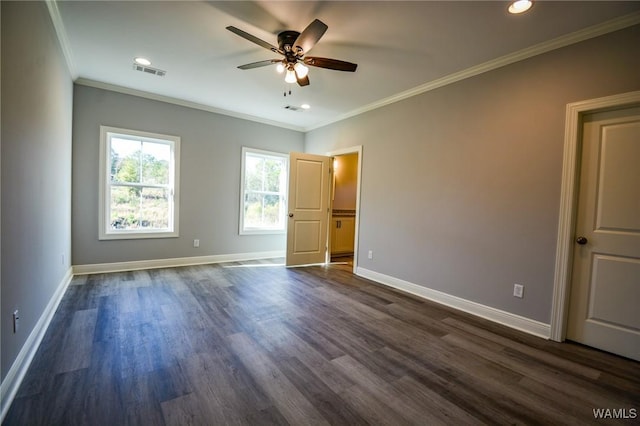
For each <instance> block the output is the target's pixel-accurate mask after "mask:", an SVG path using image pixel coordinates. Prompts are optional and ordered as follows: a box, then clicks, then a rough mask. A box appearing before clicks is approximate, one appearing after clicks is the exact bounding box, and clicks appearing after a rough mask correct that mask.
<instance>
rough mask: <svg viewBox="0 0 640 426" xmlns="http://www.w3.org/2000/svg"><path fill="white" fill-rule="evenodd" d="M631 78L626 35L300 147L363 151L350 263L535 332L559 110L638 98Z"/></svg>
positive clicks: (341, 126) (546, 289)
mask: <svg viewBox="0 0 640 426" xmlns="http://www.w3.org/2000/svg"><path fill="white" fill-rule="evenodd" d="M638 70H640V27H639V26H636V27H632V28H629V29H626V30H623V31H619V32H616V33H612V34H609V35H605V36H602V37H599V38H596V39H592V40H588V41H585V42H582V43H579V44H576V45H572V46H569V47H566V48H563V49H559V50H556V51H553V52H550V53H547V54H544V55H541V56H537V57H534V58H531V59H528V60H525V61H522V62H519V63H516V64H513V65H510V66H507V67H503V68H501V69H497V70H494V71H491V72H488V73H485V74H482V75H479V76H476V77H474V78H470V79H467V80H464V81H461V82H458V83H455V84H452V85H449V86H446V87H443V88H440V89H437V90H433V91H431V92H427V93H424V94H421V95H419V96H416V97H413V98H410V99H407V100H404V101H401V102H398V103H395V104H392V105H389V106H386V107H384V108H380V109H377V110H374V111H371V112H368V113H366V114H363V115H360V116H357V117H354V118H350V119H348V120H345V121H342V122H338V123H334V124H332V125H329V126H327V127H324V128H320V129H317V130H314V131H312V132H309V133H308V134H307V136H306V141H305V150H306V151H307V152H314V153H324V152H327V151H332V150H337V149H339V148H344V147H349V146H354V145H363V171H362V188H361V191H362V194H361V210H360V231H359V238H360V241H359V249H360V253H361V256H360V257H359V266H360V267H363V268H366V269H368V270H372V271H375V272H378V273H382V274H386V275H389V276H392V277H396V278H400V279H403V280H406V281H409V282H412V283H415V284H418V285H422V286H426V287H429V288H432V289H436V290H439V291H442V292H445V293H448V294H451V295H455V296H458V297H462V298H464V299H467V300H471V301H475V302H478V303H481V304H483V305H487V306H491V307H494V308H498V309H501V310H505V311H508V312H512V313H515V314H518V315H521V316H524V317H527V318H531V319H534V320H538V321H542V322H545V323H549V321H550V312H551V299H552V289H553V273H554V265H555V252H556V236H557V222H558V215H559V199H560V185H561V169H562V149H563V138H564V117H565V106H566V104H567V103H570V102H576V101H581V100H586V99H592V98H596V97H601V96H606V95H612V94H617V93H622V92H628V91H633V90H638V89H640V72H639V71H638ZM368 250H373V251H374V258H373V259H371V260H369V259H367V258H366V256H363V255H362V253H366V252H367V251H368ZM514 283H520V284H524V285H525V293H524V296H525V297H524V299H516V298H514V297H513V296H512V293H513V284H514Z"/></svg>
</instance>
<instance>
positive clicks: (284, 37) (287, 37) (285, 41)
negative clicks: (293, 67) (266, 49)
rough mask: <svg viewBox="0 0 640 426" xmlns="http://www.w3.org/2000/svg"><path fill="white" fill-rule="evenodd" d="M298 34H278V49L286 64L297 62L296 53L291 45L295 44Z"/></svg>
mask: <svg viewBox="0 0 640 426" xmlns="http://www.w3.org/2000/svg"><path fill="white" fill-rule="evenodd" d="M299 35H300V33H299V32H298V31H282V32H281V33H279V34H278V47H279V48H280V50H281V51H282V52H283V53H284V56H285V57H286V58H287V62H297V60H298V52H297V49H295V48H294V46H293V43H295V42H296V40H297V39H298V36H299Z"/></svg>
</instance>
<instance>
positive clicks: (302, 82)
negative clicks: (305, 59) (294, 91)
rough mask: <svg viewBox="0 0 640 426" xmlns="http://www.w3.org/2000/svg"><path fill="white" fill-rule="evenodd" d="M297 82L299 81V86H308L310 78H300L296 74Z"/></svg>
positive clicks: (306, 76)
mask: <svg viewBox="0 0 640 426" xmlns="http://www.w3.org/2000/svg"><path fill="white" fill-rule="evenodd" d="M296 80H298V85H299V86H308V85H309V76H308V75H305V76H304V77H302V78H300V77H298V73H296Z"/></svg>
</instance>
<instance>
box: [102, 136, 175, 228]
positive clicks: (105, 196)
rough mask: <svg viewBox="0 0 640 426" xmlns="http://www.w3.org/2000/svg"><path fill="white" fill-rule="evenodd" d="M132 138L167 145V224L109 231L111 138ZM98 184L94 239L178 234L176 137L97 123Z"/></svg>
mask: <svg viewBox="0 0 640 426" xmlns="http://www.w3.org/2000/svg"><path fill="white" fill-rule="evenodd" d="M114 136H115V137H119V138H123V139H136V140H140V141H142V142H151V143H162V144H167V145H169V147H170V148H171V159H170V163H169V227H168V228H166V229H160V230H157V229H149V230H139V229H136V230H117V231H116V230H112V229H110V223H109V222H110V217H111V199H110V194H111V191H110V189H111V177H110V172H111V167H110V164H111V138H112V137H114ZM99 170H100V184H99V207H98V212H99V213H98V216H99V218H98V220H99V223H98V239H99V240H131V239H147V238H177V237H179V214H178V213H179V205H180V203H179V200H180V197H179V188H180V185H179V182H180V137H179V136H173V135H164V134H159V133H151V132H145V131H140V130H131V129H123V128H117V127H110V126H100V167H99ZM141 187H157V185H141Z"/></svg>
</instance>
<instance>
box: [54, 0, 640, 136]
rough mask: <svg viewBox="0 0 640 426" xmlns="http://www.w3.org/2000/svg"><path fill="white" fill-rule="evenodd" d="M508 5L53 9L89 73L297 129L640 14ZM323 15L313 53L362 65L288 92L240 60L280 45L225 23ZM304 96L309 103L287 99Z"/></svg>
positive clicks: (282, 22) (317, 72) (124, 4)
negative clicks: (142, 63)
mask: <svg viewBox="0 0 640 426" xmlns="http://www.w3.org/2000/svg"><path fill="white" fill-rule="evenodd" d="M56 6H57V10H56ZM507 6H508V3H507V2H505V1H489V2H485V1H472V2H459V1H445V2H436V1H409V2H398V1H374V2H364V1H301V2H294V1H254V2H249V1H246V2H245V1H222V2H215V1H210V2H197V1H177V2H169V1H119V2H115V1H104V2H102V1H58V2H57V3H53V4H52V5H50V10H51V12H52V17H53V18H54V23H55V24H56V25H57V30H58V33H59V35H60V36H61V38H62V39H63V44H64V45H65V47H66V50H67V56H68V58H67V59H68V61H69V62H70V66H71V67H72V73H73V75H74V78H77V79H78V80H77V81H78V82H79V83H81V84H88V85H95V86H98V87H111V86H115V87H117V90H121V91H125V92H131V93H138V91H140V92H144V93H146V94H148V96H151V97H156V98H159V99H164V98H165V97H166V98H172V99H174V100H176V101H177V102H178V103H184V104H187V105H191V104H193V105H200V106H201V107H202V108H205V109H209V110H213V111H219V112H223V113H228V114H230V115H235V116H241V117H245V118H251V119H255V120H257V121H263V122H268V123H273V124H276V125H281V126H284V127H289V128H294V129H299V130H308V129H312V128H315V127H318V126H320V125H322V124H325V123H329V122H332V121H335V120H338V119H341V118H343V117H346V116H349V115H353V114H356V113H358V112H360V111H364V110H367V109H371V108H374V107H376V106H378V105H382V104H385V103H388V102H390V101H391V100H393V99H398V98H401V97H403V96H405V95H408V94H411V93H417V92H420V91H423V90H425V88H428V87H431V86H434V85H438V84H439V83H438V82H442V81H447V79H451V78H453V77H455V76H465V75H472V74H475V73H477V71H478V70H481V69H484V68H483V67H485V66H487V65H489V67H491V66H493V67H495V66H496V64H500V63H508V62H510V61H513V60H514V58H521V57H527V56H529V55H530V54H531V52H539V51H544V50H548V49H549V46H562V45H565V44H568V43H570V42H573V41H575V40H580V39H582V38H585V37H588V36H590V35H592V34H598V33H599V32H606V31H610V30H611V29H612V28H613V29H615V28H622V27H624V26H628V25H631V24H634V23H639V22H640V15H639V13H638V11H640V2H638V1H622V2H612V1H605V2H596V1H569V2H557V1H538V2H537V3H535V5H534V7H533V8H532V9H531V10H530V11H529V12H527V13H526V14H524V15H518V16H514V15H510V14H508V13H507V11H506V10H507ZM630 14H631V15H630ZM315 18H318V19H320V20H322V21H323V22H324V23H326V24H327V25H328V26H329V29H328V31H327V32H326V33H325V35H324V37H323V38H322V39H321V40H320V41H319V42H318V44H317V45H316V46H315V47H314V48H313V49H312V50H311V52H310V53H309V54H310V55H312V56H323V57H330V58H335V59H341V60H345V61H349V62H355V63H357V64H358V69H357V71H356V72H355V73H347V72H339V71H332V70H326V69H321V68H314V67H310V72H309V78H310V81H311V84H310V85H309V86H306V87H299V86H297V85H295V84H294V85H292V86H291V91H292V93H291V95H290V96H289V95H288V96H286V97H284V96H283V93H284V91H285V89H286V88H287V85H286V84H285V83H284V80H283V76H282V75H280V74H277V73H276V71H275V66H269V67H264V68H258V69H252V70H239V69H237V68H236V67H237V66H238V65H242V64H246V63H250V62H255V61H261V60H265V59H271V58H277V57H278V55H277V54H274V53H272V52H270V51H268V50H266V49H263V48H261V47H259V46H257V45H255V44H253V43H250V42H249V41H247V40H245V39H243V38H241V37H238V36H237V35H235V34H233V33H231V32H230V31H227V30H226V29H225V27H227V26H229V25H233V26H236V27H238V28H240V29H242V30H244V31H247V32H249V33H251V34H253V35H255V36H257V37H259V38H261V39H263V40H265V41H267V42H269V43H271V44H274V45H277V41H276V34H277V33H278V31H279V30H283V29H291V30H296V31H302V30H303V29H304V28H305V27H306V26H307V25H308V24H309V23H310V22H311V21H312V20H313V19H315ZM611 20H613V21H611ZM603 22H607V23H606V24H604V25H600V24H602V23H603ZM594 26H596V27H594ZM594 30H595V33H594ZM576 32H578V33H577V34H576ZM61 33H62V34H61ZM569 34H571V36H569ZM549 40H555V41H554V44H551V45H550V44H548V41H549ZM532 46H534V48H533V49H531V47H532ZM523 49H529V51H524V52H523ZM136 56H144V57H147V58H149V59H150V60H151V61H152V62H153V64H152V65H151V66H152V67H156V68H160V69H162V70H165V71H167V74H166V76H165V77H157V76H153V75H149V74H145V73H142V72H138V71H134V70H133V66H132V64H133V58H134V57H136ZM497 58H502V59H501V61H498V62H495V60H496V59H497ZM479 64H484V65H483V66H479ZM452 75H453V77H452ZM455 78H460V77H455ZM303 103H308V104H310V105H311V109H309V110H307V111H290V110H287V109H285V108H284V107H285V106H287V105H293V106H299V105H301V104H303Z"/></svg>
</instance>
